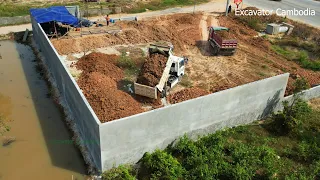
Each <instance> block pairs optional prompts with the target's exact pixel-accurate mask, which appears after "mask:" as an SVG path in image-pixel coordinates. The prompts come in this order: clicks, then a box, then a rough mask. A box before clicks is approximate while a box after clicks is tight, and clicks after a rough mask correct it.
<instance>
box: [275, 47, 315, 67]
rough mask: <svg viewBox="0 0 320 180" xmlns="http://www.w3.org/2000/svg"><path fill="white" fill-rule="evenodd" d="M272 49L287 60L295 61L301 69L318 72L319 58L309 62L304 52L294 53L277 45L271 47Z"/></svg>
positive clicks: (306, 53)
mask: <svg viewBox="0 0 320 180" xmlns="http://www.w3.org/2000/svg"><path fill="white" fill-rule="evenodd" d="M272 49H273V50H274V51H275V52H277V53H278V54H280V55H283V56H284V57H286V58H287V59H289V60H293V61H296V62H297V63H298V64H300V66H301V67H303V68H306V69H311V70H314V71H320V58H319V57H318V58H319V59H317V60H311V59H310V58H309V55H308V52H307V51H306V50H299V51H294V50H291V49H290V48H288V47H287V46H279V45H273V46H272ZM319 51H320V49H319Z"/></svg>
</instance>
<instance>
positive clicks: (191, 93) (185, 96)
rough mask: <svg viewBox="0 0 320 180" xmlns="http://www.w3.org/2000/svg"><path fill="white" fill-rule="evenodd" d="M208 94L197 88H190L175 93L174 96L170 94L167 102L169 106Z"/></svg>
mask: <svg viewBox="0 0 320 180" xmlns="http://www.w3.org/2000/svg"><path fill="white" fill-rule="evenodd" d="M207 94H209V92H208V91H205V90H203V89H200V88H197V87H192V88H188V89H183V90H181V91H179V92H176V93H174V94H171V95H170V96H169V102H170V103H171V104H176V103H179V102H182V101H186V100H189V99H194V98H197V97H200V96H204V95H207Z"/></svg>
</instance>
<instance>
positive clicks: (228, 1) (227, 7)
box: [226, 0, 230, 16]
mask: <svg viewBox="0 0 320 180" xmlns="http://www.w3.org/2000/svg"><path fill="white" fill-rule="evenodd" d="M229 3H230V0H227V5H226V16H228V9H229Z"/></svg>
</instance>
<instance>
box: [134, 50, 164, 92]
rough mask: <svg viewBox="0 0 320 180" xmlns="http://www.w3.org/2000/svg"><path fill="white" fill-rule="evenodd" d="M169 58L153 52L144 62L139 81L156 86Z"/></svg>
mask: <svg viewBox="0 0 320 180" xmlns="http://www.w3.org/2000/svg"><path fill="white" fill-rule="evenodd" d="M167 60H168V58H167V57H166V56H164V55H162V54H152V55H151V56H150V57H149V58H147V60H146V61H145V62H144V64H143V66H142V69H141V72H140V74H139V76H138V79H137V83H139V84H144V85H147V86H152V87H153V86H156V85H157V84H158V83H159V81H160V79H161V76H162V73H163V71H164V69H165V67H166V63H167Z"/></svg>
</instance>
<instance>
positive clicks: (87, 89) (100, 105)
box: [78, 72, 143, 122]
mask: <svg viewBox="0 0 320 180" xmlns="http://www.w3.org/2000/svg"><path fill="white" fill-rule="evenodd" d="M78 84H79V86H80V88H81V89H82V91H83V93H84V95H85V96H86V98H87V100H88V101H89V103H90V105H91V107H92V108H93V110H94V112H95V113H96V114H97V116H98V117H99V119H100V121H101V122H107V121H112V120H115V119H119V118H123V117H127V116H131V115H134V114H138V113H141V112H143V110H142V108H141V105H140V103H138V102H137V101H136V100H135V99H134V98H133V97H132V96H130V95H129V94H127V93H126V92H123V91H121V90H118V89H117V88H116V82H115V81H114V80H112V79H111V78H109V77H107V76H105V75H104V74H101V73H98V72H92V73H90V74H89V75H84V76H83V77H82V75H81V76H80V79H79V81H78Z"/></svg>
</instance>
